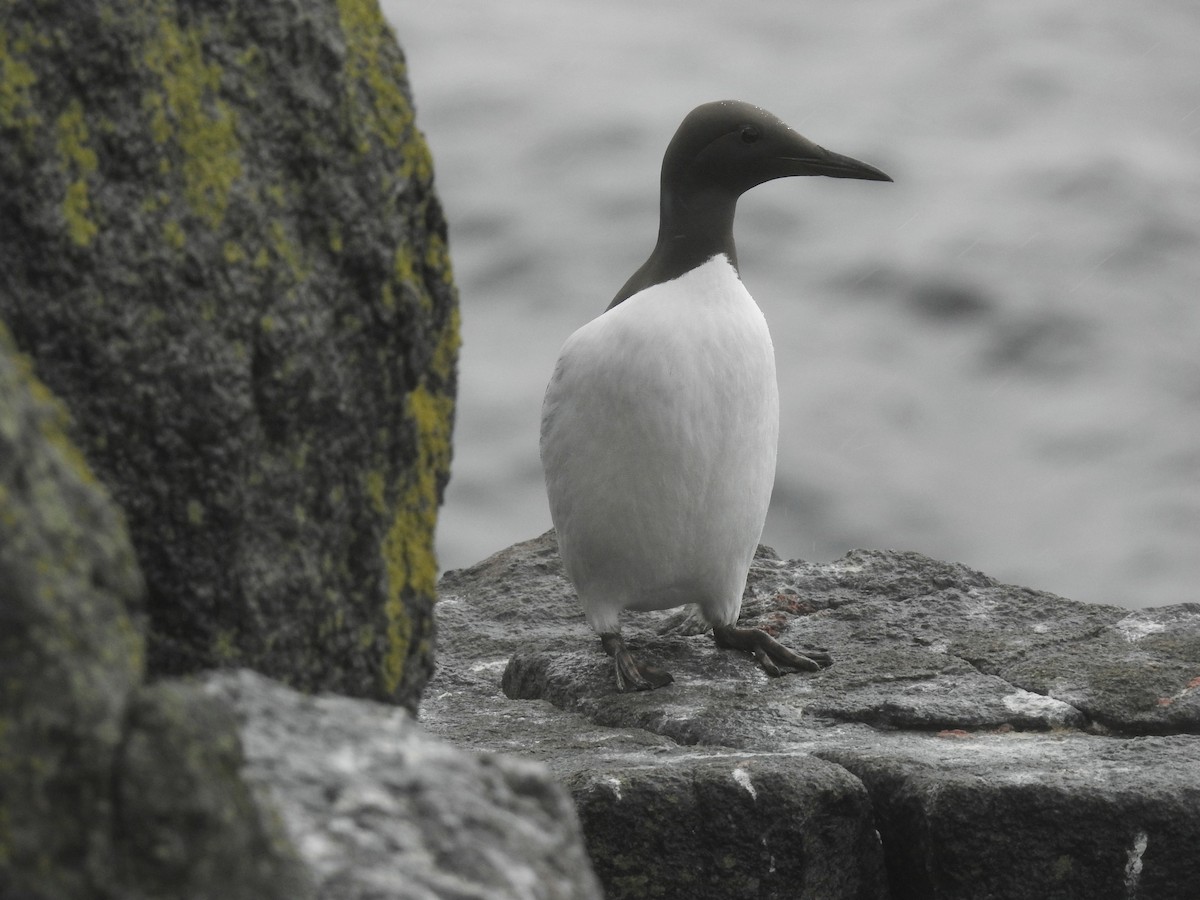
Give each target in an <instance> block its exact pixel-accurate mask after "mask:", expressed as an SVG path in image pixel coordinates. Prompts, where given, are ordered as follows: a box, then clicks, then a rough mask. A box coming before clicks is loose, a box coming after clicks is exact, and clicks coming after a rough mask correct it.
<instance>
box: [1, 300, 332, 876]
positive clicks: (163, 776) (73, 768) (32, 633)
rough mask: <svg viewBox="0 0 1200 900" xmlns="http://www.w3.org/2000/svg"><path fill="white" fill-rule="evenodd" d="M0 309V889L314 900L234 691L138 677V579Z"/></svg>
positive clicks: (58, 411) (115, 516) (103, 499)
mask: <svg viewBox="0 0 1200 900" xmlns="http://www.w3.org/2000/svg"><path fill="white" fill-rule="evenodd" d="M69 428H70V425H69V421H68V418H67V415H66V413H65V411H64V409H63V407H62V405H61V404H60V403H59V402H58V401H57V400H56V398H55V397H54V396H53V395H52V394H51V393H50V392H49V391H48V390H47V389H46V387H45V386H44V385H43V384H41V382H39V381H38V380H37V379H36V378H35V377H34V376H33V374H32V365H31V363H30V361H29V360H28V358H26V357H24V356H22V355H21V354H19V353H16V352H15V351H14V349H13V346H12V343H11V341H10V339H9V337H8V334H7V331H6V330H5V328H4V326H3V324H0V897H4V898H6V900H7V898H10V897H11V898H14V900H16V898H39V900H40V898H45V900H57V898H79V900H84V898H87V900H91V898H97V900H107V898H112V897H122V898H132V900H141V898H145V900H151V898H164V900H165V898H172V900H176V898H196V900H200V898H208V897H223V898H226V900H243V898H245V900H250V898H254V900H273V898H278V900H284V898H287V900H304V898H305V897H307V896H311V892H308V891H306V885H307V884H308V882H307V881H306V874H305V871H304V870H303V868H302V867H301V866H300V864H299V863H298V861H297V860H296V859H295V857H294V856H293V855H292V853H291V851H290V847H289V846H288V845H287V842H286V839H284V838H282V836H281V835H282V833H281V832H279V831H278V830H276V829H273V828H272V822H273V819H272V817H271V813H270V811H269V809H268V808H265V807H260V806H258V804H257V802H256V801H254V799H253V798H252V796H251V794H250V793H249V790H248V789H247V787H246V785H245V784H244V783H243V782H242V780H241V773H240V760H241V757H240V749H239V744H238V737H237V733H236V730H235V729H234V727H233V719H232V717H231V716H230V713H229V711H228V709H227V708H226V707H223V706H221V704H219V703H218V702H217V701H215V700H212V699H209V698H206V697H203V696H200V695H199V694H198V693H197V692H196V691H195V689H192V688H189V687H188V686H186V685H180V684H167V683H163V684H158V685H153V686H150V687H146V686H142V685H141V681H142V678H143V675H144V664H143V655H142V650H143V641H142V631H141V625H142V617H141V615H140V611H141V601H142V591H143V581H142V576H141V572H140V570H139V569H138V566H137V562H136V560H135V558H134V552H133V547H132V546H131V543H130V540H129V535H128V533H127V531H126V530H125V524H124V518H123V516H122V515H121V512H120V510H119V509H118V508H117V507H116V506H115V505H114V503H113V502H112V499H111V497H110V496H109V494H108V492H107V491H106V490H105V489H104V487H103V486H102V485H101V484H100V483H99V482H98V481H97V479H96V478H95V476H94V475H93V474H92V472H91V469H90V468H89V467H88V465H87V463H86V461H85V460H84V458H83V456H82V454H80V452H79V451H78V449H76V448H75V447H74V445H73V444H72V443H71V442H70V440H69V439H68V437H67V432H68V431H69Z"/></svg>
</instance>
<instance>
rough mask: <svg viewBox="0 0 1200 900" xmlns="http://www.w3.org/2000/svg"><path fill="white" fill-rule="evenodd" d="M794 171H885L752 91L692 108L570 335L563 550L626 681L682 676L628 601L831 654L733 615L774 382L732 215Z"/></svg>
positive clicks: (857, 174)
mask: <svg viewBox="0 0 1200 900" xmlns="http://www.w3.org/2000/svg"><path fill="white" fill-rule="evenodd" d="M798 175H825V176H828V177H832V178H857V179H864V180H868V181H891V180H892V179H891V178H890V177H889V176H888V175H886V174H884V173H883V172H882V171H880V170H879V169H877V168H875V167H874V166H871V165H868V164H867V163H864V162H860V161H859V160H856V159H852V158H850V157H848V156H842V155H841V154H838V153H833V152H831V151H828V150H825V149H824V148H823V147H820V146H818V145H817V144H815V143H813V142H812V141H810V140H808V139H807V138H804V137H802V136H801V135H800V134H798V133H797V132H796V131H794V130H793V129H792V128H790V127H789V126H788V125H787V124H785V123H784V122H783V121H781V120H780V119H779V118H777V117H776V116H774V115H772V114H771V113H769V112H767V111H766V110H763V109H760V108H759V107H757V106H754V105H752V104H749V103H745V102H742V101H737V100H721V101H716V102H712V103H705V104H702V105H701V106H698V107H696V108H695V109H694V110H692V111H691V112H690V113H688V114H687V116H686V117H685V118H684V119H683V122H682V124H681V125H680V126H679V128H678V130H677V131H676V132H675V135H674V137H673V138H672V139H671V141H670V142H669V144H668V145H667V150H666V153H665V155H664V157H663V163H662V172H661V180H660V196H659V228H658V238H657V242H656V243H655V246H654V250H653V252H652V253H651V254H650V256H649V258H648V259H647V260H646V262H645V263H644V264H643V265H642V266H641V267H640V268H638V269H637V271H636V272H634V273H633V275H632V276H631V277H630V278H629V279H628V280H627V281H626V282H625V284H624V286H623V287H621V289H620V290H619V291H617V293H616V296H615V297H614V298H613V300H612V302H611V303H610V304H609V305H608V307H607V308H606V309H605V310H604V312H603V313H601V314H600V315H599V316H597V317H596V318H594V319H592V320H591V321H590V322H588V323H587V324H585V325H583V326H582V327H581V328H579V329H578V330H577V331H575V332H574V333H573V334H572V335H571V336H570V337H569V338H568V339H567V340H566V343H565V344H564V345H563V347H562V351H561V352H560V354H559V356H558V359H557V362H556V363H555V366H554V371H553V374H552V376H551V378H550V382H549V384H548V385H547V387H546V393H545V399H544V401H543V404H542V420H541V435H540V452H541V460H542V466H543V470H544V474H545V482H546V493H547V497H548V499H549V504H550V513H551V519H552V520H553V523H554V529H555V532H556V534H557V539H558V546H559V553H560V556H561V558H562V561H563V564H564V568H565V571H566V574H567V577H568V578H569V580H570V581H571V583H572V584H573V585H574V587H575V591H576V593H577V594H578V597H579V601H580V603H581V605H582V607H583V613H584V617H585V618H586V620H587V623H588V625H589V626H591V628H592V630H593V631H595V632H596V633H597V634H598V635H599V636H600V641H601V645H602V647H603V648H604V651H605V652H606V653H607V654H608V655H609V656H610V657H612V658H613V661H614V667H615V671H616V683H617V688H618V690H619V691H621V692H627V691H635V690H647V689H653V688H659V687H663V686H665V685H667V684H669V683H671V682H672V681H673V678H672V676H671V674H670V673H669V672H666V671H665V670H663V669H662V668H659V667H658V666H655V665H653V664H651V663H647V662H643V661H640V660H638V659H636V658H635V657H634V655H633V653H632V652H631V651H630V649H629V647H628V645H627V644H626V643H625V640H624V638H623V637H622V635H621V627H620V614H621V612H622V611H623V610H634V611H648V610H660V609H670V608H674V607H678V606H684V605H687V604H694V605H695V606H694V608H695V610H696V611H697V612H698V613H699V615H700V617H701V619H702V621H703V622H704V623H705V625H706V626H711V627H712V632H713V637H714V639H715V641H716V644H717V646H718V647H719V648H722V649H734V650H741V651H745V652H749V653H751V654H753V655H754V657H755V659H756V661H757V663H758V665H759V666H760V667H761V668H762V669H763V670H764V671H765V672H767V673H768V674H769V675H780V674H784V673H786V672H796V671H810V672H811V671H818V670H819V669H821V668H824V667H826V666H828V665H830V664H831V663H832V657H831V655H830V654H829V653H828V652H826V651H825V650H824V649H806V650H804V651H802V652H797V651H794V650H791V649H789V648H787V647H785V646H784V645H783V644H781V643H779V642H778V641H777V640H775V639H774V638H772V637H771V636H770V635H768V634H767V633H766V632H765V631H762V630H760V629H756V628H749V627H738V625H737V620H738V614H739V612H740V609H741V602H742V594H743V592H744V590H745V586H746V577H747V573H748V571H749V567H750V562H751V560H752V559H753V557H754V553H755V550H756V549H757V547H758V542H759V540H760V538H761V537H762V530H763V525H764V523H765V521H766V515H767V506H768V503H769V501H770V498H771V489H772V486H773V483H774V479H775V458H776V449H777V444H778V437H779V391H778V386H777V382H776V375H775V353H774V347H773V345H772V342H771V335H770V332H769V331H768V328H767V323H766V319H765V318H764V316H763V313H762V311H761V310H760V309H759V307H758V305H757V304H756V303H755V301H754V299H753V298H752V297H751V296H750V294H749V292H748V291H747V290H746V288H745V286H744V285H743V284H742V281H741V277H740V275H739V270H738V263H737V253H736V249H735V246H734V241H733V219H734V211H735V207H736V205H737V200H738V198H739V197H740V196H741V195H742V194H743V193H745V192H746V191H748V190H750V189H751V188H753V187H755V186H757V185H760V184H763V183H764V182H767V181H772V180H774V179H778V178H785V177H790V176H798Z"/></svg>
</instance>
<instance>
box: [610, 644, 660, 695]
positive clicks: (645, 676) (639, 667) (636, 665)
mask: <svg viewBox="0 0 1200 900" xmlns="http://www.w3.org/2000/svg"><path fill="white" fill-rule="evenodd" d="M600 641H601V643H602V644H603V645H604V652H605V653H607V654H608V655H609V656H611V657H612V658H613V662H614V663H615V666H614V668H615V669H616V673H617V690H618V691H620V692H621V693H623V694H626V693H630V692H632V691H652V690H654V689H655V688H660V687H664V686H666V685H668V684H670V683H671V682H673V681H674V680H675V679H674V678H672V677H671V673H670V672H668V671H666V670H665V669H660V668H658V667H657V666H652V665H650V664H648V663H640V662H638V661H637V660H636V659H634V657H633V654H632V653H630V652H629V648H628V647H627V646H625V641H624V639H622V637H621V636H620V635H619V634H602V635H600Z"/></svg>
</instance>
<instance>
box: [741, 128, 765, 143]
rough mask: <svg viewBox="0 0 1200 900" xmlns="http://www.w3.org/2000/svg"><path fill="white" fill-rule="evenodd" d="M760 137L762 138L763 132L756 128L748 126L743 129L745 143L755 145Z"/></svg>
mask: <svg viewBox="0 0 1200 900" xmlns="http://www.w3.org/2000/svg"><path fill="white" fill-rule="evenodd" d="M760 137H762V132H761V131H759V130H758V129H757V128H755V127H754V126H753V125H746V126H744V127H743V128H742V140H743V141H744V142H745V143H747V144H753V143H754V142H755V141H757V140H758V139H759V138H760Z"/></svg>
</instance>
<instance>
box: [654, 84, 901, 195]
mask: <svg viewBox="0 0 1200 900" xmlns="http://www.w3.org/2000/svg"><path fill="white" fill-rule="evenodd" d="M791 175H827V176H829V177H830V178H861V179H866V180H868V181H891V180H892V179H891V178H890V177H888V176H887V175H885V174H884V173H883V172H881V171H880V170H879V169H877V168H875V167H874V166H870V165H867V164H866V163H864V162H859V161H858V160H857V159H851V158H850V157H849V156H842V155H841V154H840V153H833V152H831V151H829V150H826V149H825V148H824V147H820V146H818V145H816V144H814V143H813V142H812V141H810V140H808V139H807V138H805V137H803V136H801V135H799V134H797V133H796V132H795V131H793V130H792V129H791V128H789V127H788V126H787V125H786V124H784V123H783V122H782V121H780V120H779V119H778V118H776V117H775V116H773V115H771V114H770V113H769V112H767V111H766V110H764V109H759V108H758V107H757V106H752V105H751V104H749V103H743V102H741V101H738V100H720V101H717V102H714V103H705V104H703V105H702V106H698V107H696V108H695V109H694V110H692V111H691V112H690V113H688V115H687V117H686V118H685V119H684V120H683V124H681V125H680V126H679V130H678V131H676V132H675V136H674V137H673V138H672V139H671V143H670V145H669V146H668V147H667V153H666V156H665V157H664V158H663V170H662V177H663V185H664V187H668V186H669V187H670V188H672V189H674V190H682V191H685V192H689V193H690V192H694V191H708V190H714V189H715V190H717V191H720V192H722V193H727V194H731V195H732V196H734V197H736V196H739V195H740V194H742V193H744V192H745V191H748V190H750V188H752V187H754V186H755V185H759V184H762V183H763V182H765V181H771V180H772V179H775V178H786V177H788V176H791Z"/></svg>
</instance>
